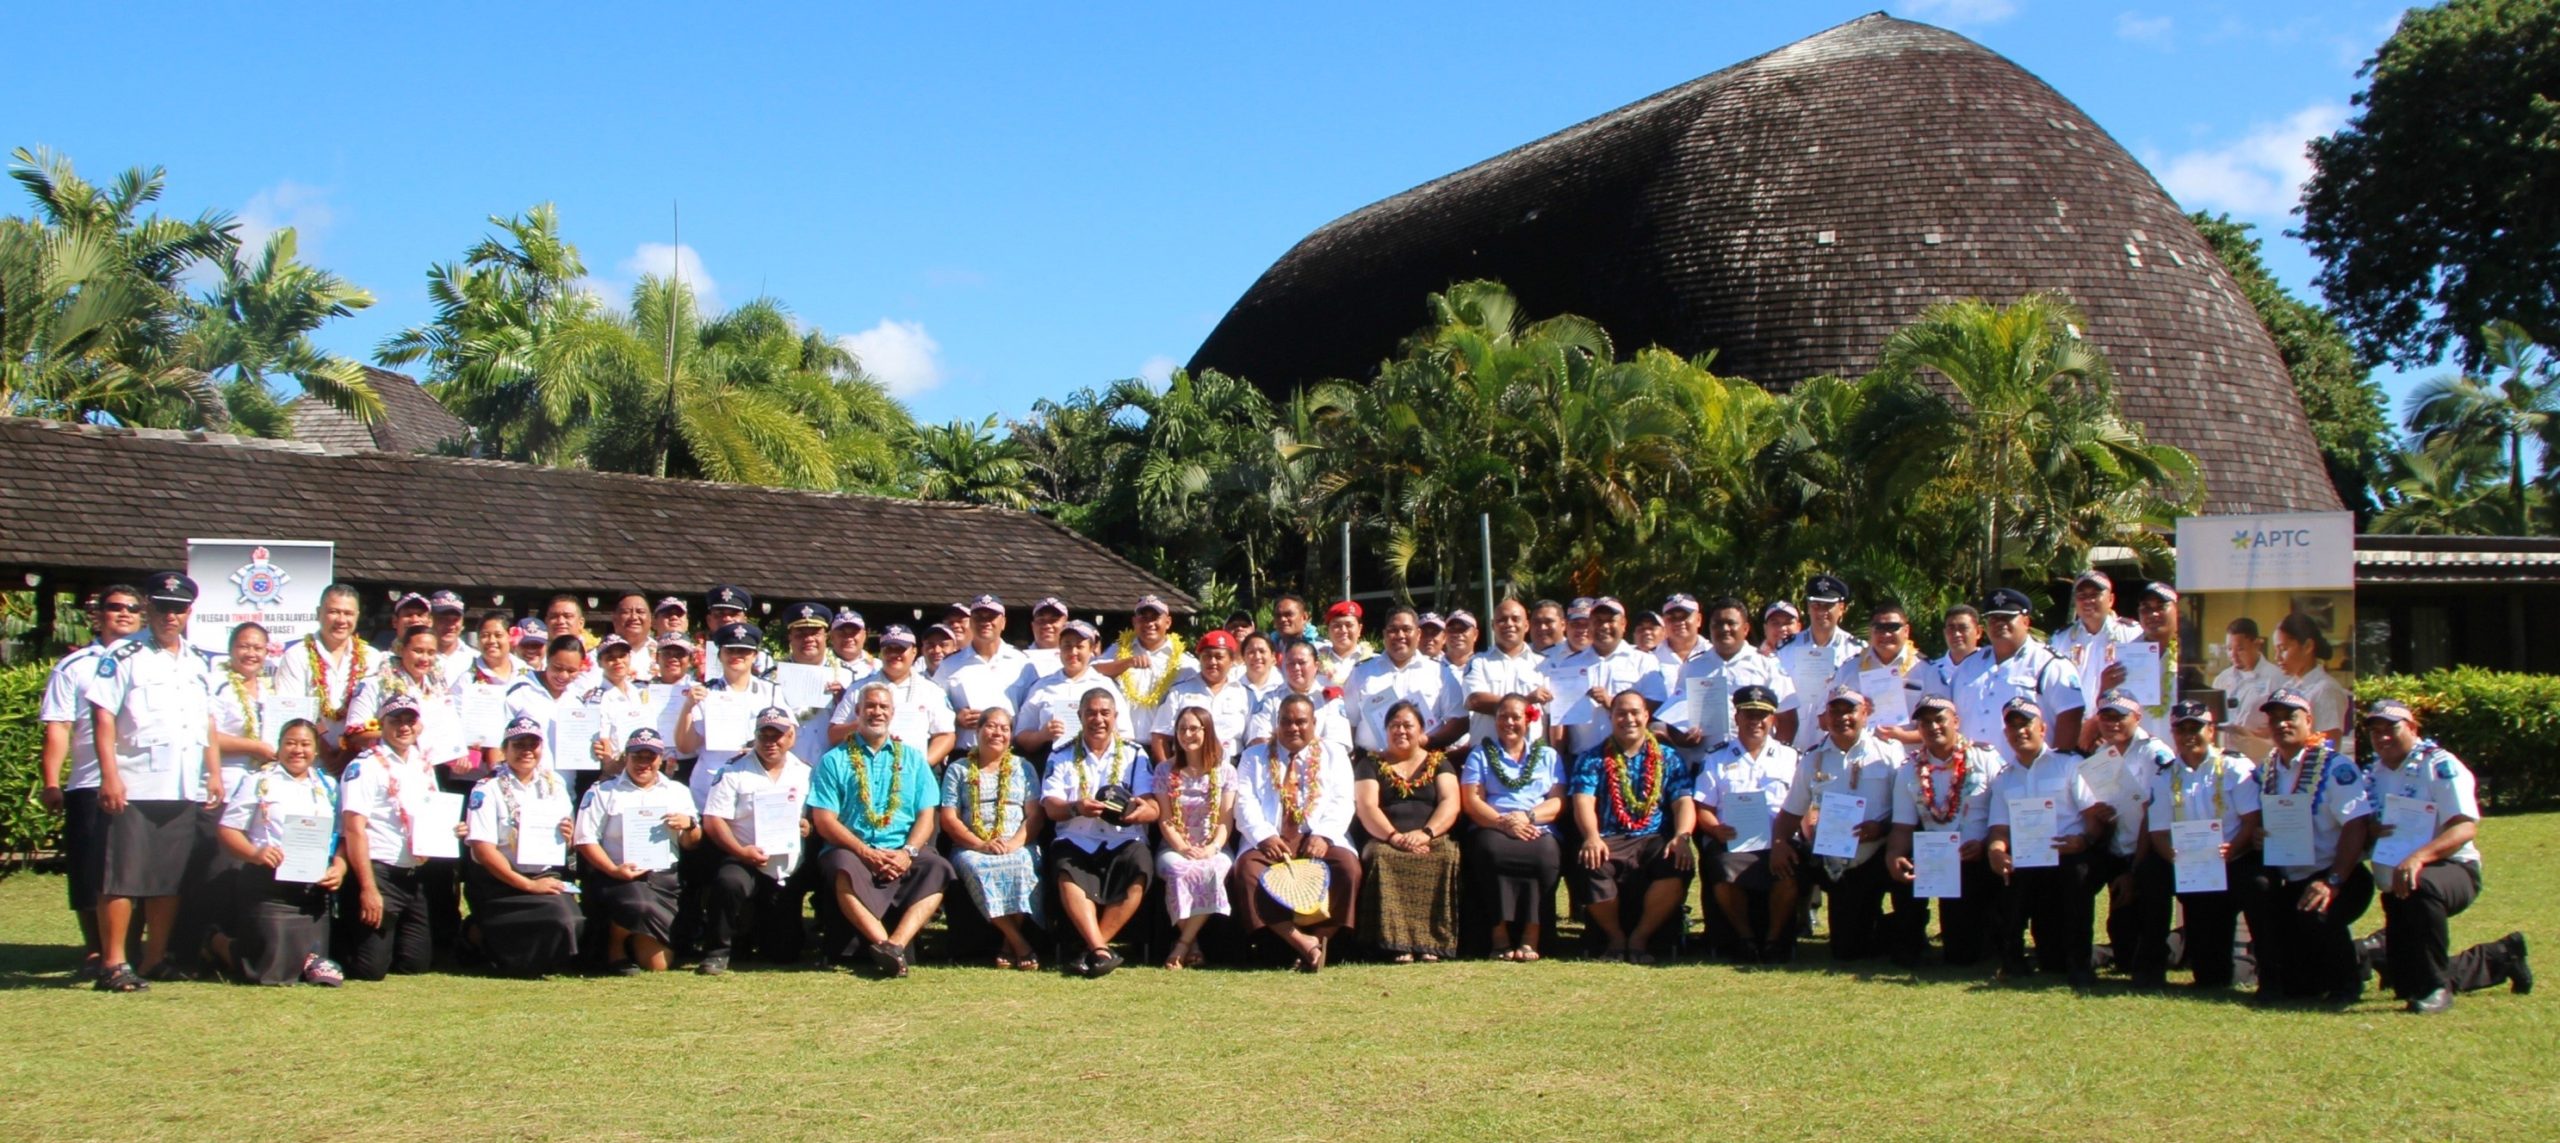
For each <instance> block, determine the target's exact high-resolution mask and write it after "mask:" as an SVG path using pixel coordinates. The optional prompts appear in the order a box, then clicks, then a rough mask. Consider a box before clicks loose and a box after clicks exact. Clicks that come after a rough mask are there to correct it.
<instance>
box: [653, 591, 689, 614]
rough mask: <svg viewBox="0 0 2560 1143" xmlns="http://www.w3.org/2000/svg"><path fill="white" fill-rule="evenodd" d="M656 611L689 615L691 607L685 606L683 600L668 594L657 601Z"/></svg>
mask: <svg viewBox="0 0 2560 1143" xmlns="http://www.w3.org/2000/svg"><path fill="white" fill-rule="evenodd" d="M656 613H657V614H659V615H669V614H673V615H690V614H692V613H693V609H692V608H689V607H686V606H685V605H684V601H683V600H681V599H677V598H676V597H674V596H672V595H670V596H668V597H666V598H664V599H661V600H659V601H658V606H657V611H656Z"/></svg>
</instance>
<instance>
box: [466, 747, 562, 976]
mask: <svg viewBox="0 0 2560 1143" xmlns="http://www.w3.org/2000/svg"><path fill="white" fill-rule="evenodd" d="M542 737H543V726H542V724H541V723H538V722H535V721H534V720H532V719H530V718H522V717H519V718H517V719H515V720H513V721H511V722H509V723H508V724H507V729H506V738H505V744H506V746H505V748H506V764H505V765H503V766H501V767H499V769H498V772H497V773H495V774H491V775H490V776H488V777H486V778H482V779H481V780H480V781H479V783H478V784H476V785H474V786H472V787H471V801H470V803H469V805H468V807H467V808H466V809H465V811H464V813H463V815H462V819H463V826H464V829H465V831H466V832H465V833H464V834H463V839H464V840H465V841H467V842H468V843H469V844H470V847H471V860H470V861H469V862H468V863H466V864H465V865H464V866H463V867H462V891H463V895H464V897H465V898H466V899H467V900H469V901H470V903H471V924H472V927H473V928H474V929H476V930H477V931H478V933H479V938H480V951H481V952H482V953H483V954H484V955H486V956H487V957H488V958H489V966H490V967H491V968H494V969H496V970H497V971H499V972H501V973H505V974H507V975H510V976H543V975H546V974H548V973H550V972H551V971H552V970H553V969H556V968H559V967H560V966H561V965H564V964H567V963H568V962H569V961H570V959H571V958H573V957H575V956H577V955H578V926H579V920H580V918H579V916H578V906H577V904H576V902H575V900H574V899H573V897H572V893H573V892H574V891H573V890H572V889H571V888H570V887H569V882H568V881H567V879H566V877H565V874H566V872H567V871H566V870H565V869H564V868H562V867H563V866H565V865H567V864H568V851H567V849H566V845H567V843H568V841H569V839H570V838H571V837H572V836H573V834H574V832H575V831H574V829H573V827H572V824H571V822H570V818H571V817H572V816H573V815H574V809H573V807H572V806H571V804H570V802H569V786H568V784H567V783H566V782H563V781H561V779H560V775H559V774H558V773H557V772H555V771H553V770H552V769H551V768H550V767H549V766H545V765H543V762H542Z"/></svg>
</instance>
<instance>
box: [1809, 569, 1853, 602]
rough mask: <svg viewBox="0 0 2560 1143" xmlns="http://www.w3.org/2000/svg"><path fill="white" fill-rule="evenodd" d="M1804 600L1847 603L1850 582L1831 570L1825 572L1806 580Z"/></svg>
mask: <svg viewBox="0 0 2560 1143" xmlns="http://www.w3.org/2000/svg"><path fill="white" fill-rule="evenodd" d="M1804 600H1805V602H1807V603H1847V602H1849V583H1848V581H1846V580H1843V579H1841V578H1840V577H1839V576H1836V575H1833V574H1831V573H1830V572H1823V573H1822V574H1820V575H1817V576H1815V577H1813V578H1812V579H1808V580H1806V581H1804Z"/></svg>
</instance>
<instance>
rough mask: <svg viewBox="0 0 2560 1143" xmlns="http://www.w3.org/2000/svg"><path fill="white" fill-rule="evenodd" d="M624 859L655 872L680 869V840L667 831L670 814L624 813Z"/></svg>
mask: <svg viewBox="0 0 2560 1143" xmlns="http://www.w3.org/2000/svg"><path fill="white" fill-rule="evenodd" d="M622 860H624V861H627V862H629V863H631V864H633V865H637V866H639V867H640V868H642V869H647V870H650V871H652V872H654V871H656V870H660V869H673V868H675V867H676V837H675V834H674V833H673V832H671V831H669V830H668V829H667V815H666V811H664V810H650V809H640V810H628V811H625V812H624V813H623V815H622Z"/></svg>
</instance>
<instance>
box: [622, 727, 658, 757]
mask: <svg viewBox="0 0 2560 1143" xmlns="http://www.w3.org/2000/svg"><path fill="white" fill-rule="evenodd" d="M622 749H623V750H624V751H625V752H626V753H631V754H664V753H666V752H667V740H666V739H665V738H663V737H661V736H660V735H659V734H658V728H657V727H654V726H644V727H641V728H640V729H638V730H635V731H632V732H631V737H629V738H627V739H624V740H623V742H622Z"/></svg>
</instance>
